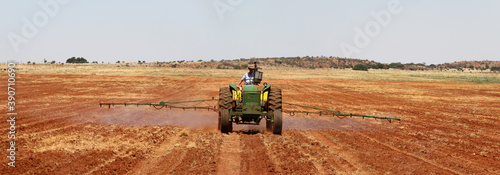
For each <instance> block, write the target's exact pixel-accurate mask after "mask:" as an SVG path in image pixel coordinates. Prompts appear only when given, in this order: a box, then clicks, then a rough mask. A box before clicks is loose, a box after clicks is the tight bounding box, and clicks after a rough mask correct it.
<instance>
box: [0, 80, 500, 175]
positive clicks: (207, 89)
mask: <svg viewBox="0 0 500 175" xmlns="http://www.w3.org/2000/svg"><path fill="white" fill-rule="evenodd" d="M0 79H3V80H6V79H7V76H6V75H0ZM237 81H238V80H237V79H228V78H200V77H153V76H148V77H138V76H104V75H29V74H20V75H18V77H17V79H16V88H17V89H16V103H17V104H16V107H17V111H18V114H19V115H18V117H17V118H16V119H17V120H16V131H17V135H16V140H15V141H16V148H17V152H16V160H15V161H16V162H15V165H16V167H15V168H13V167H10V166H8V165H7V163H8V162H9V160H8V158H7V157H6V156H5V155H6V154H8V152H7V151H6V149H8V146H9V142H10V140H9V139H8V138H7V134H6V133H7V132H8V130H9V123H8V122H5V120H4V122H1V123H0V130H1V133H4V136H3V137H1V138H0V139H1V142H0V143H1V148H3V150H4V151H2V152H3V154H2V155H4V156H3V158H2V159H0V162H1V164H2V166H1V167H2V168H1V171H0V173H1V174H125V173H130V174H290V173H294V174H500V147H499V146H500V86H499V85H498V84H473V83H434V82H403V81H397V82H391V81H350V80H281V79H271V80H268V81H267V82H268V83H270V84H271V85H272V86H273V87H274V86H276V87H280V88H281V89H282V90H283V101H285V102H290V103H298V104H302V105H308V106H316V107H321V108H327V109H334V110H340V111H343V112H348V113H357V114H366V115H378V116H390V117H397V118H401V119H402V121H401V122H397V121H393V122H392V123H389V122H387V120H375V119H360V118H345V119H339V118H335V117H332V116H318V115H308V116H304V115H294V116H290V115H284V123H283V125H284V126H283V127H284V131H283V135H281V136H280V135H273V134H271V133H267V132H264V131H263V130H265V127H264V126H257V127H249V126H235V128H234V129H235V132H233V133H230V134H221V133H220V132H218V131H217V113H216V112H213V111H206V110H197V111H195V110H186V111H183V110H170V109H161V110H155V109H154V108H153V107H147V106H140V107H136V106H127V107H111V108H109V109H108V108H107V107H102V108H100V107H99V103H100V102H160V101H181V100H197V99H209V98H212V97H215V98H218V90H219V88H220V87H223V86H226V85H227V84H229V83H237ZM6 84H7V83H4V84H0V89H7V87H6ZM1 98H2V99H7V94H6V93H2V94H1ZM5 103H7V102H6V101H5ZM215 104H216V102H208V103H196V104H191V105H196V106H213V105H215ZM1 109H3V110H2V111H7V108H6V105H3V107H2V108H1ZM284 110H304V109H302V108H298V107H294V106H289V105H285V106H284ZM5 113H6V112H5ZM4 119H7V116H6V115H5V117H4ZM261 125H265V122H263V123H261Z"/></svg>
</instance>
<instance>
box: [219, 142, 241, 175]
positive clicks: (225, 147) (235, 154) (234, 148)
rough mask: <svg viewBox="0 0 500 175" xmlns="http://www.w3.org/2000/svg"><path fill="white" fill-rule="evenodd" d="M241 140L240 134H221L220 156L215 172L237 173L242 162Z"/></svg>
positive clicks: (236, 174)
mask: <svg viewBox="0 0 500 175" xmlns="http://www.w3.org/2000/svg"><path fill="white" fill-rule="evenodd" d="M241 142H242V140H241V135H240V134H235V133H230V134H229V135H223V136H222V143H221V146H220V156H219V159H218V161H217V174H228V175H229V174H231V175H239V174H241V173H240V170H241V168H240V166H241V165H240V164H241V163H242V152H243V150H242V143H241Z"/></svg>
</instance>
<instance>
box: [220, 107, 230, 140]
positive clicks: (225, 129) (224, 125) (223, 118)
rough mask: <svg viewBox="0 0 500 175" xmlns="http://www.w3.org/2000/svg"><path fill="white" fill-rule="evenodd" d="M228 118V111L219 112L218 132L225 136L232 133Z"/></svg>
mask: <svg viewBox="0 0 500 175" xmlns="http://www.w3.org/2000/svg"><path fill="white" fill-rule="evenodd" d="M229 117H230V116H229V110H228V109H224V110H222V111H220V132H222V133H225V134H227V133H229V132H232V131H233V123H231V121H229Z"/></svg>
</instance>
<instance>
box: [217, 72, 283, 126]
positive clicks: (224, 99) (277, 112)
mask: <svg viewBox="0 0 500 175" xmlns="http://www.w3.org/2000/svg"><path fill="white" fill-rule="evenodd" d="M254 64H255V70H254V80H253V84H252V85H245V86H244V87H243V91H240V89H239V88H238V87H237V86H236V85H235V84H229V87H223V88H220V90H219V104H218V105H219V124H218V129H219V130H220V131H221V132H222V133H229V132H232V131H233V123H236V124H238V125H240V124H243V125H259V123H260V122H261V121H262V120H265V121H266V130H267V131H271V132H273V133H274V134H278V135H281V130H282V123H283V120H282V115H281V111H282V102H281V100H282V99H281V89H278V88H274V87H271V85H270V84H267V83H264V84H263V86H262V89H260V87H259V84H260V82H261V81H262V72H259V71H258V67H257V63H254Z"/></svg>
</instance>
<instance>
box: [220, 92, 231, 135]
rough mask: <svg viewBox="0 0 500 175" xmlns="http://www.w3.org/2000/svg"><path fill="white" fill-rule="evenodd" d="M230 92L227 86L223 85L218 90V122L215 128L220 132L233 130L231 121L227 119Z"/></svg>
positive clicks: (228, 117)
mask: <svg viewBox="0 0 500 175" xmlns="http://www.w3.org/2000/svg"><path fill="white" fill-rule="evenodd" d="M231 102H232V97H231V92H230V90H229V87H223V88H220V90H219V122H218V126H217V129H219V130H220V131H221V132H222V133H228V132H232V131H233V123H232V122H231V121H230V120H229V119H231V116H229V109H231V107H232V106H231Z"/></svg>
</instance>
